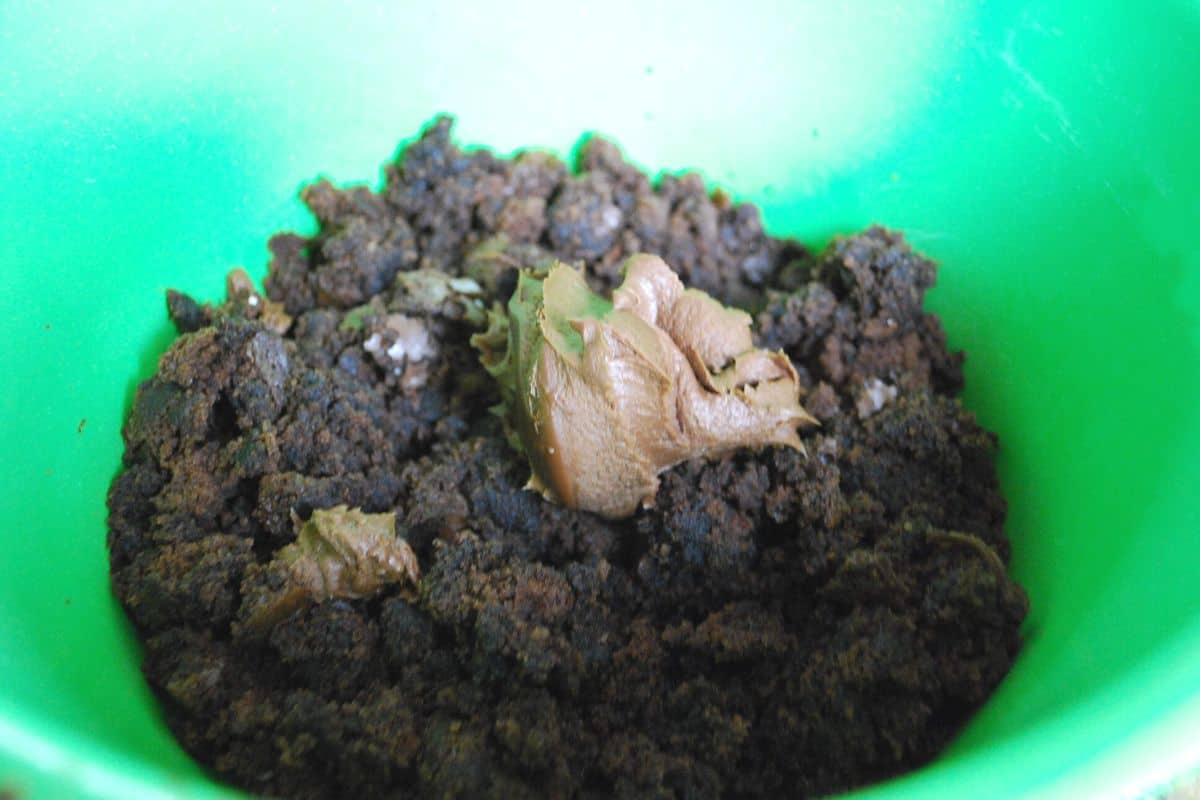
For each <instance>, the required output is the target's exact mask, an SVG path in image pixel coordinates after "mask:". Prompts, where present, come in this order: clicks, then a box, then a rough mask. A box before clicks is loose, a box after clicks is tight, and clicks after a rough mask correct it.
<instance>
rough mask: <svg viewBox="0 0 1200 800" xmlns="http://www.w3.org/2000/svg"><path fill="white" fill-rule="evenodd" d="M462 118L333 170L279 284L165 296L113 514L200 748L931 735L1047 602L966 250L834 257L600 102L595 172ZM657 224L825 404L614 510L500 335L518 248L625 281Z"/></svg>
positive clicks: (495, 753)
mask: <svg viewBox="0 0 1200 800" xmlns="http://www.w3.org/2000/svg"><path fill="white" fill-rule="evenodd" d="M450 129H451V122H450V120H449V119H448V118H439V119H438V120H436V121H435V122H434V123H433V124H432V125H431V126H429V127H428V128H427V130H426V131H425V133H424V135H423V136H422V137H421V138H420V139H419V140H418V141H416V142H415V143H414V144H412V145H411V146H409V147H408V148H406V149H405V150H404V152H403V153H402V154H401V155H400V157H399V158H398V160H397V161H396V162H395V163H394V164H392V165H389V166H388V168H387V172H386V182H385V186H384V188H383V189H382V191H380V192H378V193H376V192H373V191H371V190H370V189H367V188H364V187H354V188H349V189H339V188H336V187H335V186H333V185H331V184H330V183H328V182H325V181H320V182H318V183H315V184H313V185H311V186H309V187H308V188H307V189H305V190H304V192H303V199H304V201H305V203H307V205H308V206H309V208H311V209H312V212H313V213H314V214H315V215H316V218H317V220H318V221H319V223H320V229H319V232H318V233H317V234H316V235H315V236H313V237H311V238H305V237H302V236H297V235H294V234H280V235H278V236H276V237H274V238H273V239H272V240H271V242H270V249H271V253H272V259H271V263H270V269H269V274H268V275H267V278H266V280H265V292H259V291H258V290H257V289H256V288H255V286H254V284H253V283H252V282H251V281H250V280H249V278H248V277H247V276H246V274H245V273H243V272H240V271H235V272H234V273H231V274H230V277H229V280H228V286H227V299H226V301H225V302H224V303H222V304H220V305H215V306H214V305H207V304H200V303H198V302H196V301H195V300H193V299H191V298H189V297H187V296H185V295H182V294H179V293H175V292H171V293H169V296H168V309H169V312H170V315H171V318H172V319H173V320H174V322H175V324H176V326H177V327H178V328H179V331H180V333H181V335H180V337H179V339H178V340H177V341H176V342H175V343H174V344H173V345H172V346H171V348H170V350H168V352H167V353H166V354H165V355H164V356H163V357H162V359H161V361H160V363H159V369H158V372H157V374H155V375H154V377H152V378H151V379H149V380H147V381H146V382H144V383H143V384H142V385H141V387H140V389H139V390H138V393H137V398H136V401H135V403H134V407H133V410H132V412H131V414H130V416H129V419H128V421H127V423H126V425H125V428H124V439H125V444H126V449H125V456H124V466H123V470H122V471H121V473H120V474H119V476H118V477H117V478H116V479H115V481H114V482H113V485H112V487H111V491H110V495H109V508H110V516H109V526H110V535H109V548H110V553H111V563H112V576H113V584H114V587H115V591H116V593H117V595H118V597H119V598H120V600H121V602H122V603H123V605H124V607H125V608H126V610H127V611H128V613H129V616H130V618H131V619H132V620H133V623H134V625H135V626H136V629H137V631H138V633H139V635H140V636H141V638H142V639H143V641H144V643H145V664H144V669H145V674H146V676H147V678H148V680H149V681H150V684H151V685H152V686H153V687H154V689H155V691H156V692H157V694H158V696H159V697H160V698H161V700H162V704H163V709H164V712H165V715H166V719H167V722H168V723H169V725H170V726H171V729H172V730H173V731H174V732H175V734H176V735H177V736H178V738H179V740H180V741H181V742H182V744H183V746H184V747H185V748H186V749H187V750H188V751H189V752H190V753H192V754H193V755H194V756H195V757H196V759H198V760H199V762H200V763H202V764H204V765H205V766H206V767H208V768H209V769H210V770H211V771H212V772H213V773H214V774H215V775H216V776H218V777H219V778H220V779H222V780H225V781H228V782H230V783H232V784H234V785H236V786H239V787H242V788H244V789H246V790H248V791H250V792H254V793H262V794H267V795H271V796H279V797H294V798H335V797H384V798H392V797H394V798H401V797H430V798H433V797H436V798H455V797H461V798H476V797H479V798H523V797H547V798H609V797H638V798H641V797H646V798H650V797H653V798H717V797H727V798H750V797H804V796H813V795H821V794H827V793H830V792H835V791H838V790H842V789H847V788H851V787H854V786H859V785H862V784H866V783H870V782H873V781H877V780H880V779H882V778H885V777H888V776H891V775H895V774H897V773H900V772H903V771H904V770H907V769H911V768H913V767H915V766H917V765H920V764H922V763H924V762H926V761H927V760H929V759H930V758H931V757H932V756H934V755H935V754H936V753H937V752H938V750H939V749H940V748H941V747H943V746H944V745H945V744H946V743H947V741H948V740H949V739H950V738H951V737H952V736H953V735H954V734H955V732H956V731H958V730H959V729H960V728H961V726H962V725H963V723H964V722H965V721H966V720H967V719H968V717H969V716H970V715H971V714H972V712H973V711H975V710H976V709H977V708H978V707H979V706H980V704H981V703H983V702H984V700H985V699H986V698H987V697H988V695H989V693H990V692H991V691H992V690H993V689H994V688H995V686H996V685H997V683H998V682H999V681H1000V680H1001V678H1002V677H1003V676H1004V674H1005V673H1006V672H1007V670H1008V668H1009V666H1010V665H1011V664H1012V661H1013V659H1014V657H1015V656H1016V654H1017V652H1018V650H1019V648H1020V636H1019V632H1018V630H1019V626H1020V624H1021V621H1022V619H1023V618H1024V616H1025V614H1026V611H1027V607H1028V604H1027V601H1026V598H1025V595H1024V593H1023V591H1022V590H1021V588H1020V587H1019V586H1018V585H1017V584H1016V583H1014V582H1013V581H1012V579H1011V578H1010V577H1009V576H1008V574H1007V570H1006V566H1005V565H1006V563H1007V562H1008V558H1009V543H1008V541H1007V539H1006V538H1005V535H1004V530H1003V525H1004V517H1005V503H1004V499H1003V498H1002V496H1001V494H1000V491H999V486H998V484H997V480H996V473H995V467H994V463H993V458H994V454H995V450H996V446H997V442H996V437H995V436H994V435H993V434H991V433H989V432H988V431H985V430H983V429H982V428H980V427H979V425H978V424H977V423H976V421H975V418H974V417H973V416H972V414H970V413H969V412H967V411H965V410H964V409H963V408H962V406H961V405H960V403H959V401H958V400H957V399H956V397H957V395H958V393H959V392H960V391H961V389H962V372H961V364H962V358H963V357H962V354H961V353H954V352H951V351H949V350H947V347H946V341H945V334H944V333H943V331H942V327H941V324H940V323H939V321H938V319H937V317H935V316H933V315H931V314H928V313H925V312H924V311H923V310H922V304H923V299H924V294H925V291H926V290H927V289H928V288H930V287H931V286H932V285H933V283H934V279H935V272H936V268H935V265H934V264H933V263H932V262H930V261H929V260H927V259H925V258H924V257H922V256H920V255H919V254H917V253H914V252H913V251H912V250H911V249H910V248H909V246H908V245H907V244H905V242H904V240H903V238H902V237H901V236H900V235H899V234H898V233H895V232H891V231H888V230H885V229H882V228H877V227H876V228H871V229H869V230H867V231H865V232H864V233H862V234H860V235H857V236H853V237H848V238H839V239H836V240H835V241H834V242H833V243H832V244H830V245H829V246H828V247H827V248H826V249H825V250H824V251H822V252H820V253H819V254H814V253H810V252H809V251H807V250H806V249H805V248H804V247H803V246H801V245H800V244H798V243H796V242H794V241H788V240H780V239H775V238H772V237H770V236H768V235H767V234H766V233H765V232H764V230H763V227H762V223H761V221H760V218H759V214H758V211H757V210H756V209H755V208H754V207H753V206H750V205H747V204H736V203H734V202H732V201H731V200H730V198H729V197H728V196H727V195H725V194H723V193H722V192H720V191H717V192H710V191H709V190H708V189H707V188H706V187H705V185H704V182H703V181H702V179H701V178H700V177H699V176H698V175H695V174H688V175H682V176H671V175H668V176H665V177H663V178H662V179H661V181H659V182H658V183H657V185H656V184H654V183H652V182H651V181H650V180H649V179H648V178H647V177H646V175H645V174H643V173H642V172H641V171H639V170H638V169H637V168H635V167H633V166H631V165H630V164H628V163H627V162H626V161H625V160H624V159H623V158H622V156H621V154H620V152H619V151H618V149H617V148H616V147H615V146H614V145H613V144H612V143H610V142H608V141H606V140H604V139H602V138H593V139H590V140H589V141H587V142H586V143H585V145H584V146H583V147H582V148H581V150H580V154H579V158H578V163H577V164H576V165H575V169H569V168H568V167H567V165H565V164H564V163H563V162H562V161H560V160H559V159H557V158H556V157H554V156H552V155H547V154H545V153H540V152H526V153H522V154H520V155H518V156H516V157H515V158H513V159H511V160H505V159H501V158H499V157H497V156H495V155H493V154H491V153H489V152H487V151H482V150H481V151H472V152H464V151H462V150H460V149H459V148H457V147H456V146H455V145H454V144H453V143H452V141H451V138H450V132H451V131H450ZM636 253H648V254H652V255H656V256H660V257H661V258H662V259H663V261H665V263H666V264H667V265H669V267H670V268H672V269H673V270H675V271H676V273H677V274H678V275H679V277H680V279H682V282H683V284H684V285H685V286H687V287H692V288H695V289H699V290H702V291H704V292H707V293H708V294H710V295H711V296H712V297H713V298H715V299H716V300H718V301H720V302H721V303H724V304H727V305H731V306H735V307H738V308H741V309H744V310H745V311H747V312H749V313H750V314H751V315H752V318H753V327H752V331H753V340H754V341H753V345H754V347H756V348H763V349H765V350H767V351H782V352H783V353H786V355H787V357H788V358H789V359H790V361H791V365H790V368H788V367H787V365H786V364H785V365H784V368H785V369H784V370H783V371H782V372H780V374H781V375H784V374H785V373H786V375H785V377H786V376H787V375H790V374H791V369H794V372H795V379H794V385H798V387H799V401H800V402H801V403H803V409H804V410H805V413H806V414H808V415H811V416H812V417H814V418H815V419H816V420H818V421H819V425H816V424H804V425H801V426H799V427H798V429H797V432H798V433H799V435H800V441H801V443H802V444H803V449H799V448H797V447H786V446H775V445H771V446H766V447H762V448H759V449H752V448H742V449H737V450H734V451H732V452H728V453H726V454H724V455H721V456H710V457H708V458H692V459H689V460H686V461H684V462H683V463H679V464H677V465H676V466H674V467H671V468H670V469H668V470H666V471H665V472H662V473H661V474H660V475H658V476H657V479H658V481H659V483H658V485H657V490H656V493H652V506H650V507H648V508H638V509H637V510H636V512H635V513H633V515H632V516H628V517H623V518H609V517H608V516H601V515H598V514H594V513H591V512H587V511H579V510H572V509H570V508H567V507H564V506H562V505H558V504H556V503H553V502H550V501H549V500H547V499H545V498H544V497H543V496H542V495H541V494H539V493H537V492H535V491H530V490H528V489H526V488H525V487H526V484H527V482H528V481H529V480H530V466H529V462H528V461H527V460H526V458H525V457H524V456H523V455H522V453H521V452H519V451H518V450H517V449H515V448H514V446H513V443H512V442H511V441H510V438H508V437H506V430H505V425H504V423H503V421H502V420H501V418H500V417H499V416H498V415H497V414H496V413H493V412H492V411H491V410H490V409H492V408H493V407H495V406H498V405H499V404H500V403H501V399H502V398H501V389H500V386H499V385H498V383H497V381H496V379H495V378H494V377H493V376H492V375H491V374H489V372H488V370H487V369H485V368H484V366H483V364H481V362H480V352H479V350H477V349H475V348H474V347H472V344H471V338H472V337H473V336H476V337H478V336H479V335H481V334H482V332H484V330H485V329H486V328H487V326H488V317H489V312H491V313H492V314H494V313H495V312H496V310H497V309H500V308H503V307H504V304H506V303H507V302H508V300H509V298H510V296H511V295H512V294H513V292H514V289H515V287H516V286H517V283H518V273H519V271H520V270H522V269H524V270H529V272H528V273H526V274H530V275H534V274H540V275H545V274H547V272H548V271H549V270H550V269H551V268H552V267H553V265H554V264H555V263H556V262H564V263H565V264H567V265H569V266H574V267H576V268H581V269H582V270H583V275H584V277H585V278H586V280H587V282H588V283H589V284H590V287H591V289H592V291H594V292H597V293H599V295H601V296H603V297H609V296H611V295H610V293H611V291H612V290H613V289H614V288H616V287H617V286H619V285H620V284H621V282H622V278H623V275H622V264H623V262H624V261H625V260H626V258H627V257H629V256H631V255H633V254H636ZM477 341H478V339H477ZM787 380H788V381H793V379H792V378H790V377H787ZM789 385H792V384H789ZM638 496H641V495H638Z"/></svg>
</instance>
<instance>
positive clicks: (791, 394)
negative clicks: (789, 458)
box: [472, 254, 816, 518]
mask: <svg viewBox="0 0 1200 800" xmlns="http://www.w3.org/2000/svg"><path fill="white" fill-rule="evenodd" d="M622 269H623V281H622V283H621V285H620V286H619V287H618V288H617V289H616V290H615V291H614V292H613V296H612V300H611V301H609V300H605V299H604V298H602V297H600V296H599V295H597V294H596V293H594V292H593V291H592V290H591V289H590V288H589V287H588V285H587V283H586V282H585V281H584V279H583V276H582V275H581V274H580V273H579V272H577V271H576V270H574V269H572V268H571V267H569V266H567V265H565V264H562V263H556V264H555V265H553V266H552V267H551V268H550V269H549V271H548V272H547V273H545V274H544V277H539V276H538V275H537V274H535V273H533V272H530V271H523V272H522V273H521V274H520V275H519V277H518V280H517V288H516V291H515V292H514V293H513V296H512V298H511V299H510V300H509V303H508V307H507V309H504V310H502V309H500V308H499V307H497V309H495V310H493V311H492V312H490V314H489V324H488V329H487V331H486V332H484V333H480V334H476V335H475V336H474V337H472V344H474V345H475V347H476V348H477V349H478V350H479V351H480V353H481V361H482V362H483V365H484V367H485V368H486V369H487V370H488V372H490V373H491V374H492V375H493V376H494V377H495V378H496V380H497V381H498V383H499V385H500V391H501V398H502V402H501V404H500V405H499V406H498V407H497V409H496V411H497V412H498V413H499V414H500V415H501V416H502V417H503V418H504V421H505V426H506V430H507V432H508V438H509V442H510V444H512V446H513V447H515V448H516V449H517V450H519V451H520V452H522V453H524V454H525V455H526V457H527V458H528V460H529V466H530V468H531V470H532V473H533V474H532V477H531V478H530V481H529V488H532V489H536V490H537V491H539V492H541V493H542V495H543V496H545V497H546V498H547V499H548V500H551V501H553V502H557V503H560V504H562V505H565V506H568V507H570V508H579V509H584V510H587V511H593V512H595V513H597V514H600V515H603V516H605V517H610V518H620V517H626V516H629V515H631V514H633V513H634V512H635V511H636V510H637V508H638V506H639V505H649V504H651V503H652V502H653V500H654V497H655V494H656V493H657V491H658V483H659V481H658V475H659V473H661V472H662V471H663V470H665V469H668V468H669V467H671V466H673V465H675V464H678V463H680V462H681V461H685V460H687V459H690V458H695V457H698V456H710V455H720V454H722V453H726V452H729V451H731V450H735V449H738V448H742V447H749V448H761V447H765V446H768V445H783V446H785V447H793V448H796V449H800V450H803V446H802V444H801V442H800V438H799V436H798V435H797V433H796V427H797V426H798V425H801V424H816V420H815V419H814V418H813V417H812V416H810V415H809V414H808V412H806V411H805V410H804V408H803V407H802V406H801V405H800V401H799V394H800V388H799V381H798V379H797V376H796V370H795V369H794V368H793V367H792V363H791V361H790V360H789V359H788V357H787V356H786V355H785V354H784V353H781V352H771V351H767V350H760V349H756V348H755V347H754V343H753V339H752V336H751V332H750V322H751V320H750V316H749V315H748V314H746V313H745V312H743V311H740V310H738V309H733V308H727V307H725V306H723V305H721V303H719V302H718V301H716V300H714V299H713V298H712V297H710V296H709V295H707V294H705V293H704V292H701V291H699V290H696V289H687V288H684V286H683V283H682V282H681V281H680V280H679V277H678V276H677V275H676V274H675V273H674V272H673V271H672V270H671V268H670V267H668V266H667V264H666V263H665V262H664V261H663V260H662V259H661V258H658V257H657V256H652V255H645V254H639V255H634V256H631V257H630V258H629V259H627V260H626V262H625V264H624V265H623V268H622Z"/></svg>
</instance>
